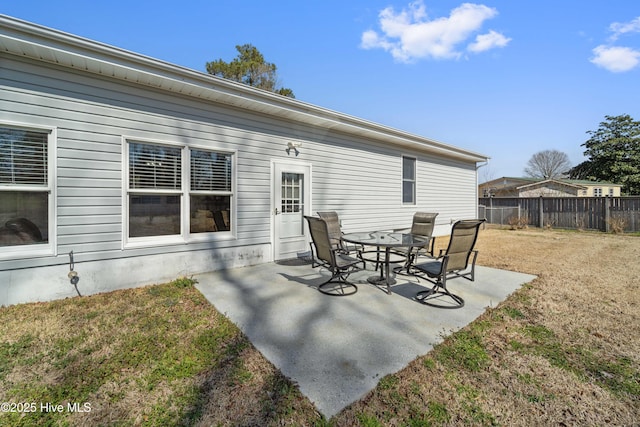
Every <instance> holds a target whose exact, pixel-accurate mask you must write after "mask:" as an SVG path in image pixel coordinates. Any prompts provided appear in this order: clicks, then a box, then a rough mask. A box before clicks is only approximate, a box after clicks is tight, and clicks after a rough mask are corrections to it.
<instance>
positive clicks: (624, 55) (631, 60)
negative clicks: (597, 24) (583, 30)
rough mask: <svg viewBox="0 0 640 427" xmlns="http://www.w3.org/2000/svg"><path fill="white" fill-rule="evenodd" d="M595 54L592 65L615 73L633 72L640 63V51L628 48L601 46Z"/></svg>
mask: <svg viewBox="0 0 640 427" xmlns="http://www.w3.org/2000/svg"><path fill="white" fill-rule="evenodd" d="M593 53H594V55H595V56H594V57H593V58H591V60H590V61H591V62H592V63H594V64H596V65H597V66H599V67H602V68H604V69H606V70H609V71H612V72H614V73H622V72H624V71H629V70H632V69H633V68H636V67H637V66H638V64H639V63H640V51H637V50H634V49H631V48H628V47H617V46H605V45H600V46H598V47H596V48H595V49H593Z"/></svg>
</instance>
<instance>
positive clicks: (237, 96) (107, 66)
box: [0, 15, 489, 162]
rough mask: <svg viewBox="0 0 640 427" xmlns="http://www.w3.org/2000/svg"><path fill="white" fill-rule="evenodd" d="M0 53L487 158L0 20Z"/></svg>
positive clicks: (4, 18) (148, 59) (481, 159)
mask: <svg viewBox="0 0 640 427" xmlns="http://www.w3.org/2000/svg"><path fill="white" fill-rule="evenodd" d="M0 52H2V53H9V54H14V55H19V56H21V57H27V58H31V59H35V60H38V61H44V62H49V63H52V64H56V65H59V66H64V67H69V68H73V69H76V70H80V71H82V72H87V73H93V74H96V75H102V76H107V77H110V78H114V79H119V80H124V81H127V82H132V83H135V84H138V85H141V86H148V87H151V88H154V89H158V90H164V91H168V92H172V93H176V94H180V95H183V96H189V97H193V98H197V99H200V100H204V101H211V102H216V103H222V104H226V105H229V106H233V107H237V108H241V109H244V110H250V111H255V112H258V113H262V114H267V115H270V116H275V117H279V118H283V119H286V120H290V121H295V122H300V123H304V124H308V125H311V126H317V127H321V128H325V129H332V130H335V131H338V132H343V133H346V134H350V135H354V136H359V137H363V138H367V139H369V140H372V141H378V142H384V143H392V144H395V145H398V146H403V147H410V148H413V149H418V150H421V151H425V152H429V153H433V154H438V155H442V156H446V157H450V158H454V159H459V160H464V161H469V162H484V161H487V160H488V159H489V157H487V156H485V155H483V154H479V153H476V152H472V151H468V150H464V149H461V148H458V147H455V146H452V145H449V144H444V143H442V142H438V141H435V140H432V139H428V138H424V137H421V136H418V135H415V134H411V133H408V132H404V131H401V130H398V129H393V128H391V127H388V126H384V125H381V124H378V123H374V122H370V121H367V120H363V119H359V118H357V117H353V116H350V115H347V114H342V113H338V112H336V111H332V110H329V109H326V108H322V107H318V106H315V105H312V104H308V103H305V102H302V101H299V100H296V99H292V98H287V97H285V96H282V95H278V94H275V93H272V92H268V91H264V90H260V89H256V88H253V87H250V86H247V85H244V84H241V83H237V82H233V81H231V80H227V79H223V78H220V77H216V76H212V75H210V74H206V73H203V72H199V71H195V70H192V69H189V68H185V67H181V66H179V65H174V64H171V63H168V62H164V61H161V60H158V59H154V58H151V57H148V56H144V55H140V54H137V53H134V52H130V51H127V50H124V49H120V48H117V47H113V46H110V45H107V44H103V43H99V42H95V41H92V40H89V39H85V38H82V37H78V36H75V35H72V34H68V33H65V32H62V31H58V30H54V29H50V28H47V27H43V26H40V25H37V24H33V23H30V22H26V21H23V20H19V19H16V18H12V17H9V16H6V15H0Z"/></svg>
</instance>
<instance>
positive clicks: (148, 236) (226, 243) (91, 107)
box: [0, 15, 487, 305]
mask: <svg viewBox="0 0 640 427" xmlns="http://www.w3.org/2000/svg"><path fill="white" fill-rule="evenodd" d="M0 89H1V90H0V305H3V304H15V303H21V302H26V301H38V300H40V301H42V300H49V299H55V298H64V297H68V296H73V295H76V288H75V287H74V286H73V285H72V282H70V278H73V274H71V275H69V272H70V270H71V269H72V268H73V270H74V271H75V272H76V273H75V274H77V277H76V278H75V279H74V280H73V282H76V285H77V290H78V291H79V292H80V293H82V294H83V295H86V294H91V293H96V292H102V291H109V290H114V289H119V288H127V287H134V286H140V285H144V284H150V283H154V282H156V283H157V282H162V281H166V280H170V279H172V278H175V277H177V276H179V275H191V274H196V273H200V272H204V271H211V270H215V269H221V268H233V267H240V266H246V265H252V264H259V263H265V262H271V261H274V260H279V259H286V258H292V257H296V256H299V255H300V254H302V253H305V252H306V251H308V249H309V246H308V242H309V236H308V230H307V227H306V225H305V221H304V219H303V214H304V215H309V214H314V213H315V212H316V211H319V210H336V211H338V213H339V214H340V216H341V219H342V225H343V229H345V230H347V231H364V230H376V229H379V230H385V229H393V228H401V227H409V226H410V224H411V218H412V216H413V213H414V212H416V211H429V212H438V213H439V216H438V219H439V220H440V222H439V223H438V224H437V225H436V233H439V234H442V233H447V232H448V231H449V230H450V224H451V222H452V221H453V220H456V219H462V218H473V217H475V216H476V215H477V200H478V193H477V166H478V163H481V162H486V161H487V157H486V156H484V155H482V154H478V153H474V152H470V151H467V150H463V149H460V148H457V147H454V146H451V145H447V144H443V143H440V142H436V141H433V140H430V139H427V138H423V137H420V136H416V135H413V134H410V133H407V132H403V131H400V130H396V129H392V128H389V127H386V126H383V125H380V124H376V123H372V122H369V121H366V120H362V119H358V118H355V117H352V116H349V115H345V114H341V113H337V112H335V111H331V110H327V109H324V108H321V107H317V106H314V105H311V104H307V103H304V102H301V101H298V100H295V99H290V98H286V97H283V96H280V95H277V94H274V93H270V92H265V91H262V90H258V89H255V88H251V87H249V86H246V85H243V84H239V83H235V82H232V81H228V80H224V79H221V78H217V77H214V76H211V75H208V74H205V73H201V72H197V71H193V70H190V69H186V68H183V67H180V66H177V65H172V64H169V63H166V62H163V61H159V60H156V59H153V58H149V57H146V56H142V55H138V54H136V53H132V52H129V51H126V50H122V49H119V48H116V47H112V46H108V45H105V44H102V43H98V42H94V41H91V40H87V39H84V38H80V37H77V36H74V35H70V34H67V33H63V32H60V31H57V30H53V29H49V28H45V27H42V26H39V25H35V24H31V23H28V22H25V21H21V20H17V19H14V18H11V17H7V16H2V15H0Z"/></svg>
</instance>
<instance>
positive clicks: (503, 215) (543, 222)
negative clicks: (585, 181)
mask: <svg viewBox="0 0 640 427" xmlns="http://www.w3.org/2000/svg"><path fill="white" fill-rule="evenodd" d="M479 205H480V212H479V215H482V217H484V218H486V219H487V222H488V223H491V224H503V225H505V224H511V225H515V224H518V222H520V225H523V224H527V225H531V226H534V227H557V228H576V229H585V230H586V229H590V230H600V231H606V232H609V231H614V232H619V231H624V232H636V231H640V197H491V198H488V197H483V198H480V199H479Z"/></svg>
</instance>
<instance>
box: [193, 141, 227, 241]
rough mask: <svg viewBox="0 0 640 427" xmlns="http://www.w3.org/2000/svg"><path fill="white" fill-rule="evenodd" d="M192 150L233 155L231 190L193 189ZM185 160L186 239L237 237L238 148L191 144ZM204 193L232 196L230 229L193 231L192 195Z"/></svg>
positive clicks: (209, 239) (204, 239)
mask: <svg viewBox="0 0 640 427" xmlns="http://www.w3.org/2000/svg"><path fill="white" fill-rule="evenodd" d="M191 150H198V151H212V152H216V153H224V154H229V155H231V191H198V190H191ZM185 157H186V159H185V161H186V162H187V168H188V169H187V171H186V172H185V176H184V177H183V181H184V185H185V186H186V193H187V196H188V197H187V198H186V200H185V204H186V208H185V212H186V215H188V217H186V218H185V220H186V222H185V224H184V227H185V234H186V240H187V241H188V242H198V241H211V240H231V239H235V238H236V222H237V221H236V218H237V209H236V205H237V203H236V199H237V196H236V194H237V193H236V182H237V181H238V180H237V173H236V171H237V166H236V164H237V162H236V160H237V157H238V156H237V151H236V150H223V149H219V148H217V147H207V146H205V145H194V144H192V145H189V147H188V150H187V155H186V156H185ZM191 194H194V195H203V194H211V195H213V194H215V195H220V196H230V198H231V203H230V205H231V206H230V208H231V215H230V217H229V222H230V223H231V227H230V230H229V231H216V232H211V233H191V231H190V229H191V223H190V218H191V203H190V200H191V199H190V195H191Z"/></svg>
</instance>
